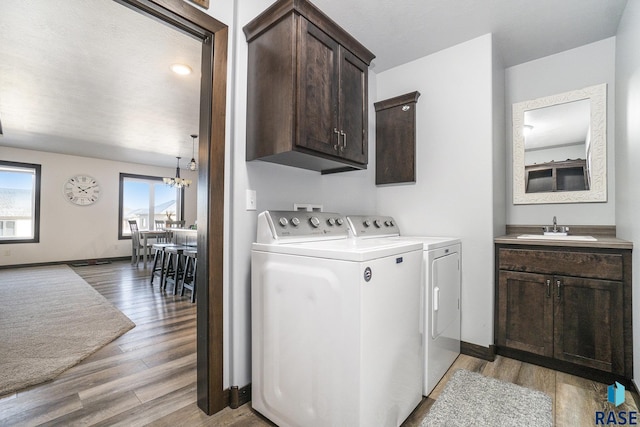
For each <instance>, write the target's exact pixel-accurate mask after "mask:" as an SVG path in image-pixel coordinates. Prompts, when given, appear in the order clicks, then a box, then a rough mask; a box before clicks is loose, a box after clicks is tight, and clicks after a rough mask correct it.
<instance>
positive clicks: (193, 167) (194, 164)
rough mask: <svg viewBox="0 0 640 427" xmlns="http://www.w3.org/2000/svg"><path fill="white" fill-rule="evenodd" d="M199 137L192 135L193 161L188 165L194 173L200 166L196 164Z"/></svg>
mask: <svg viewBox="0 0 640 427" xmlns="http://www.w3.org/2000/svg"><path fill="white" fill-rule="evenodd" d="M197 137H198V135H196V134H195V133H194V134H192V135H191V161H190V162H189V164H188V165H187V167H188V168H189V170H191V171H194V170H196V169H198V164H197V163H196V138H197Z"/></svg>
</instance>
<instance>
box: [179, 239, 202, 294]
mask: <svg viewBox="0 0 640 427" xmlns="http://www.w3.org/2000/svg"><path fill="white" fill-rule="evenodd" d="M183 255H184V256H185V257H186V261H185V265H184V274H183V275H182V287H181V289H180V296H184V290H185V289H189V290H190V291H191V302H192V303H194V302H196V272H197V269H198V250H197V249H195V248H194V249H187V250H185V251H184V252H183Z"/></svg>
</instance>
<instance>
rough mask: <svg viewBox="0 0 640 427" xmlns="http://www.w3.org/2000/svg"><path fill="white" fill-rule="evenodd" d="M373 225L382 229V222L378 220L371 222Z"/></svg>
mask: <svg viewBox="0 0 640 427" xmlns="http://www.w3.org/2000/svg"><path fill="white" fill-rule="evenodd" d="M373 225H375V226H376V228H380V227H382V222H380V220H379V219H376V220H374V221H373Z"/></svg>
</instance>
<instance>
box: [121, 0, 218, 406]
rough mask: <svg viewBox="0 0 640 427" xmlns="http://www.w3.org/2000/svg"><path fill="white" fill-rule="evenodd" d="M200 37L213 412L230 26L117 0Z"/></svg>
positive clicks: (168, 0)
mask: <svg viewBox="0 0 640 427" xmlns="http://www.w3.org/2000/svg"><path fill="white" fill-rule="evenodd" d="M114 1H116V2H118V3H121V4H124V5H126V6H130V7H132V8H134V9H136V10H138V11H140V12H142V13H144V14H146V15H148V16H149V17H151V18H154V19H158V20H160V21H161V22H163V23H166V24H168V25H170V26H172V27H174V28H176V29H177V30H179V31H183V32H187V33H189V34H191V35H194V36H197V37H199V38H200V39H201V40H202V61H201V62H202V65H201V66H202V68H201V74H202V81H201V85H200V87H201V89H200V130H199V131H200V137H199V138H200V144H199V152H198V160H199V163H200V167H199V171H198V208H197V210H198V215H197V216H198V218H201V219H203V220H201V221H202V222H199V223H198V272H197V275H198V277H197V281H198V283H199V284H206V286H202V285H200V286H198V288H197V299H196V301H197V371H198V372H197V390H198V406H199V407H200V409H202V410H203V411H204V412H205V413H206V414H208V415H211V414H214V413H216V412H219V411H221V410H222V409H223V408H224V407H226V406H227V402H225V399H224V392H223V387H224V384H223V302H222V301H223V232H224V155H225V114H226V85H227V42H228V27H227V26H226V25H225V24H223V23H221V22H219V21H217V20H216V19H214V18H213V17H211V16H209V15H207V14H206V13H204V12H202V11H200V10H199V9H196V8H195V7H193V6H190V5H188V4H187V3H185V2H184V1H183V0H114Z"/></svg>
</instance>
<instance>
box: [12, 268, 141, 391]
mask: <svg viewBox="0 0 640 427" xmlns="http://www.w3.org/2000/svg"><path fill="white" fill-rule="evenodd" d="M134 326H135V324H134V323H133V322H132V321H131V320H129V318H128V317H126V316H125V315H124V314H122V313H121V312H120V311H119V310H118V309H117V308H115V307H114V306H113V305H112V304H111V303H110V302H109V301H107V300H106V299H105V298H104V297H103V296H102V295H100V294H99V293H98V292H97V291H96V290H95V289H93V287H91V285H89V284H88V283H87V282H85V281H84V280H83V279H82V278H81V277H80V276H78V275H77V274H76V273H75V272H74V271H73V270H72V269H71V268H69V267H68V266H66V265H57V266H47V267H33V268H15V269H7V270H2V269H0V396H2V395H4V394H8V393H11V392H14V391H17V390H20V389H22V388H25V387H28V386H30V385H34V384H39V383H42V382H45V381H48V380H51V379H53V378H55V377H56V376H58V375H59V374H60V373H62V372H63V371H65V370H66V369H69V368H70V367H72V366H74V365H75V364H77V363H78V362H80V361H81V360H82V359H84V358H86V357H87V356H89V355H90V354H92V353H94V352H95V351H96V350H98V349H100V348H101V347H103V346H104V345H106V344H108V343H109V342H111V341H113V340H114V339H115V338H117V337H119V336H120V335H122V334H123V333H125V332H126V331H128V330H129V329H131V328H133V327H134Z"/></svg>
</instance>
